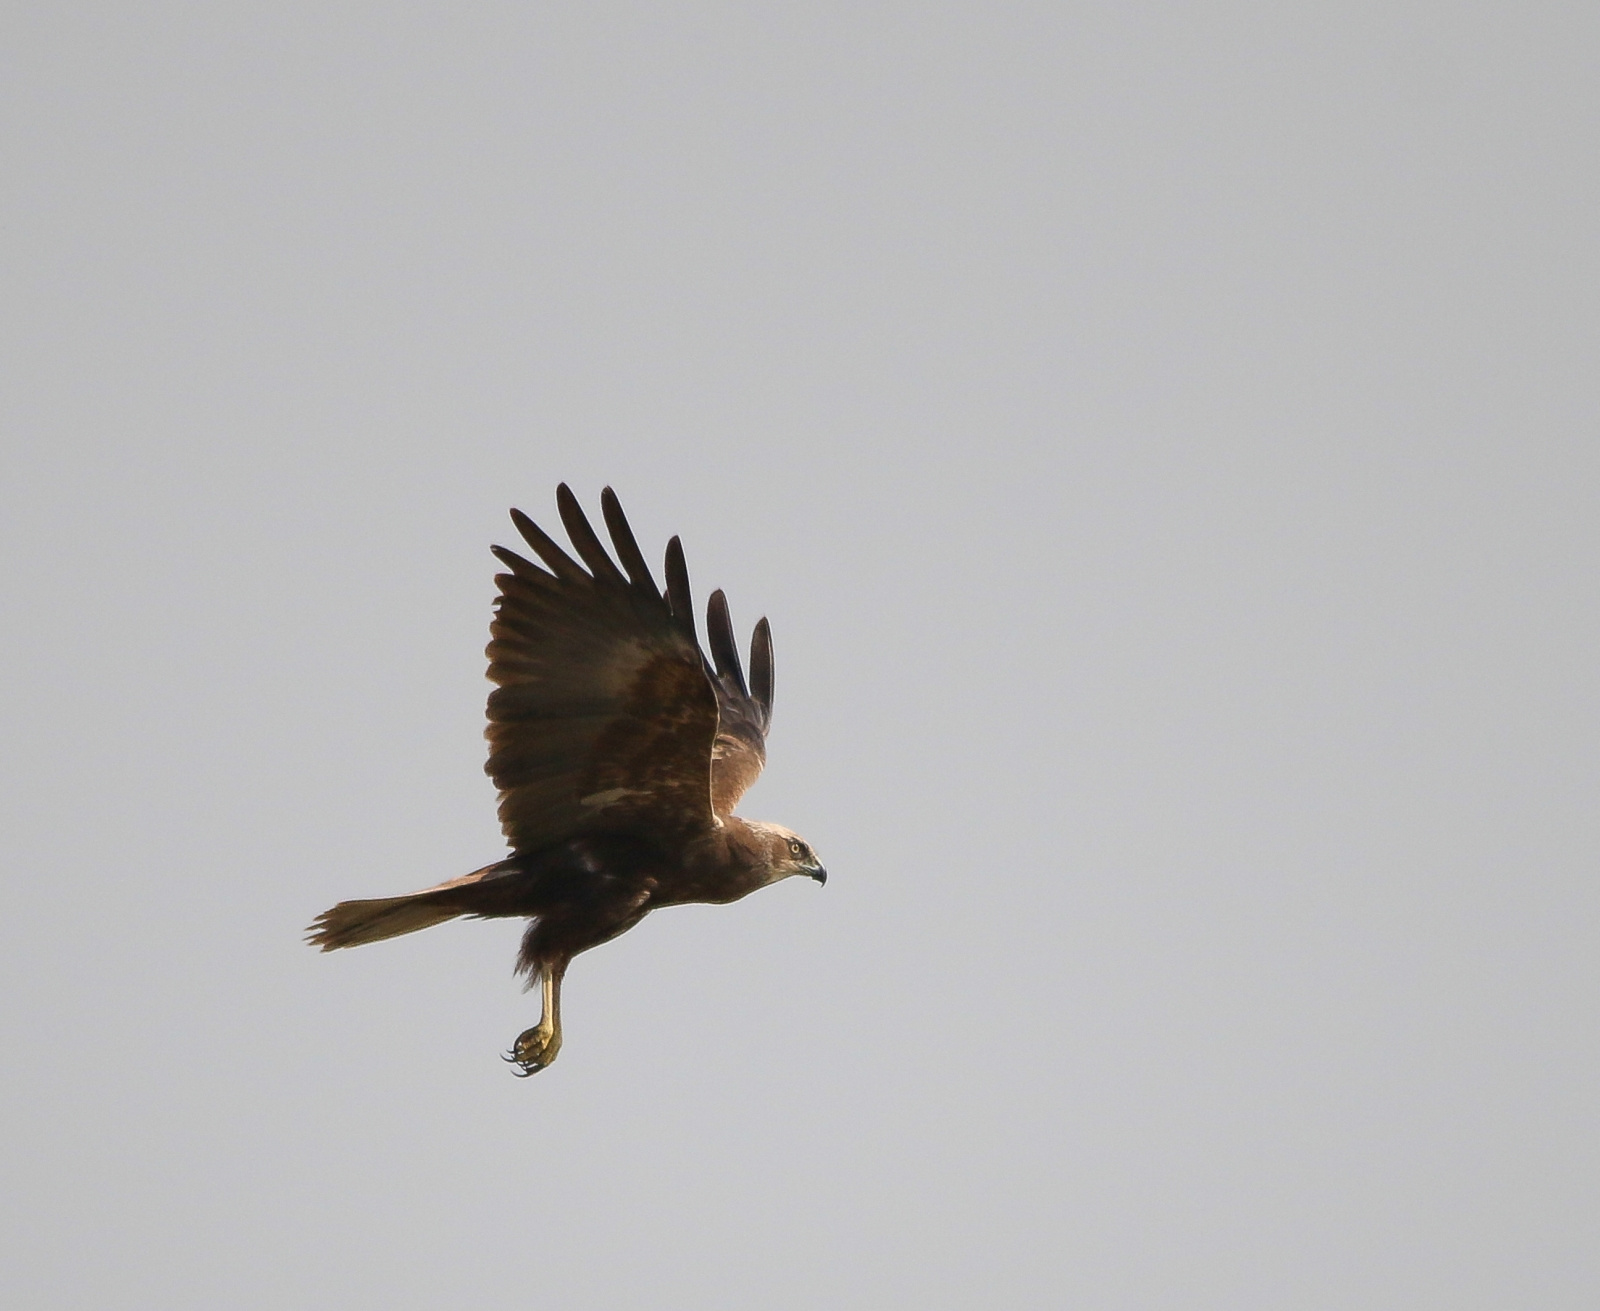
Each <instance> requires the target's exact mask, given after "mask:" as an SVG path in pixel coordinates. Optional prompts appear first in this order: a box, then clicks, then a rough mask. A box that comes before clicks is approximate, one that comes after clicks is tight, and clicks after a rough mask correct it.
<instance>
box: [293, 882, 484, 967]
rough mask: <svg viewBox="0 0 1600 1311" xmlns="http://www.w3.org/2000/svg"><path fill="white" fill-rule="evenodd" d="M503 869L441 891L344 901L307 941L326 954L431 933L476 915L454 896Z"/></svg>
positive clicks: (308, 934) (313, 927)
mask: <svg viewBox="0 0 1600 1311" xmlns="http://www.w3.org/2000/svg"><path fill="white" fill-rule="evenodd" d="M499 869H500V865H485V866H484V867H483V868H482V869H480V870H474V871H473V872H472V873H471V874H463V875H462V876H461V877H460V878H458V879H451V880H450V882H448V883H441V884H439V886H438V887H435V888H426V889H424V890H423V891H421V892H408V893H407V894H406V895H405V896H403V897H379V898H377V899H375V900H372V901H341V902H340V903H339V904H338V905H337V906H335V907H334V908H333V909H332V910H325V911H323V912H322V914H320V915H318V916H317V918H316V919H315V920H314V921H313V922H312V924H311V927H310V928H308V929H307V930H306V941H307V942H309V943H310V944H311V945H312V946H313V947H321V948H322V950H323V951H333V950H335V949H336V948H339V947H359V946H361V945H362V944H363V943H366V942H382V941H383V940H384V939H385V938H398V937H399V936H400V935H401V934H402V933H415V932H416V931H417V930H418V929H431V928H432V927H433V926H434V925H435V924H443V923H444V922H445V921H446V920H453V919H455V917H456V916H457V915H470V914H473V913H474V910H473V908H472V907H471V906H469V905H466V904H463V902H462V901H461V899H460V898H458V897H456V896H454V895H452V894H454V893H455V890H456V889H457V888H460V887H461V886H462V885H464V884H468V883H478V882H480V881H481V880H482V879H484V878H485V877H486V876H488V875H489V874H491V873H494V872H495V871H497V870H499Z"/></svg>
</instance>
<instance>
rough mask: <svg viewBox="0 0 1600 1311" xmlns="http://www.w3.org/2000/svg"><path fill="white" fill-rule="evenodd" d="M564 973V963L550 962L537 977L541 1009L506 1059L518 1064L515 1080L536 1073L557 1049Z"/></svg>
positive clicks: (548, 1061) (559, 1044)
mask: <svg viewBox="0 0 1600 1311" xmlns="http://www.w3.org/2000/svg"><path fill="white" fill-rule="evenodd" d="M566 972H567V962H566V961H564V960H562V961H552V962H550V963H549V964H547V965H546V966H545V967H544V971H543V975H542V978H541V980H540V982H541V984H542V985H543V1001H544V1006H543V1010H542V1011H541V1013H540V1015H539V1023H538V1024H536V1025H534V1027H533V1028H531V1029H526V1030H524V1031H523V1032H522V1034H521V1035H519V1036H518V1038H517V1041H516V1042H515V1043H513V1044H512V1047H511V1054H510V1055H509V1056H507V1057H506V1060H508V1061H510V1062H511V1064H513V1065H515V1066H517V1067H518V1069H517V1070H516V1071H515V1072H514V1073H516V1075H517V1077H518V1078H519V1079H526V1078H527V1077H528V1076H529V1075H530V1074H537V1073H538V1072H539V1071H540V1070H542V1069H544V1067H545V1066H547V1065H549V1064H550V1062H551V1061H553V1060H555V1058H556V1053H557V1052H559V1051H560V1050H561V976H562V975H563V974H565V973H566Z"/></svg>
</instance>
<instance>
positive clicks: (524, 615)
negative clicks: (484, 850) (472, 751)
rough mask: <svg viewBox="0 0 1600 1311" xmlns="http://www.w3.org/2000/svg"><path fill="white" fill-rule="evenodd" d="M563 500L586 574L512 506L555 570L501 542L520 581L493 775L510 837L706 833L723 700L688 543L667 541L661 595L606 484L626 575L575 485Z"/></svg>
mask: <svg viewBox="0 0 1600 1311" xmlns="http://www.w3.org/2000/svg"><path fill="white" fill-rule="evenodd" d="M556 503H557V505H558V507H559V508H560V511H561V520H562V523H563V524H564V525H565V526H566V529H567V533H568V535H569V536H570V537H571V538H572V544H573V547H574V548H575V549H576V551H577V553H578V555H579V556H580V557H581V559H582V561H583V564H582V565H580V564H579V563H578V561H576V560H574V559H572V557H571V556H569V555H567V553H566V552H565V551H563V550H562V549H561V548H560V547H559V546H557V545H556V544H555V543H554V542H553V541H551V540H550V538H549V537H547V536H546V535H545V534H544V532H543V531H541V530H540V529H539V527H538V526H537V525H535V524H534V523H533V522H532V521H531V520H530V519H529V518H528V517H527V516H526V515H524V514H522V513H521V512H520V511H518V510H513V511H512V512H511V517H512V520H513V522H515V524H516V525H517V528H518V530H519V531H520V532H521V533H522V536H523V537H524V538H525V539H526V541H527V543H528V545H529V546H531V547H532V548H533V550H534V553H535V554H536V555H537V556H538V557H539V559H540V560H541V561H543V563H544V565H545V568H544V569H541V568H539V567H538V566H537V565H535V564H532V563H530V562H529V561H527V560H524V559H523V558H522V557H521V556H519V555H516V554H515V553H514V552H511V551H508V550H506V549H504V548H503V547H499V546H497V547H495V548H494V553H495V555H496V556H498V557H499V558H500V560H501V561H502V562H503V563H504V564H505V565H507V566H508V567H509V568H510V570H511V572H510V573H505V574H500V575H498V576H497V577H496V579H495V581H496V582H497V583H498V584H499V586H500V596H499V598H498V600H497V601H496V609H495V617H494V621H493V622H492V624H491V625H490V628H489V633H490V642H489V648H488V653H487V654H488V656H489V677H490V679H491V680H492V681H493V682H495V683H496V684H498V686H497V687H496V689H495V690H494V691H493V692H492V693H490V695H489V727H488V729H487V730H486V736H487V737H488V739H489V762H488V764H487V765H486V766H485V768H486V770H487V772H488V773H489V775H490V777H491V778H493V779H494V781H495V785H496V786H497V787H498V788H499V789H500V823H501V827H502V828H503V829H504V830H505V835H506V839H507V841H508V842H510V844H511V846H512V848H513V849H514V850H518V851H523V850H529V849H532V848H535V847H539V846H543V845H545V844H547V843H551V842H559V841H561V840H563V839H565V838H567V837H570V836H572V835H573V834H576V833H580V832H592V831H596V830H600V829H610V828H615V827H618V826H621V825H628V826H636V825H641V824H643V825H648V826H650V827H652V828H656V829H659V830H662V831H663V835H664V836H665V835H667V834H675V835H687V834H689V833H692V832H696V831H704V830H705V829H706V828H709V827H711V826H714V825H715V824H716V823H717V820H716V814H715V811H714V810H713V808H712V802H711V776H712V764H711V761H712V751H713V746H714V744H715V743H716V741H717V734H718V729H717V724H718V691H717V688H716V687H715V686H714V685H713V682H712V677H711V674H710V670H709V669H708V667H707V664H706V660H705V657H704V656H703V655H702V654H701V652H700V646H699V643H698V642H697V641H696V640H695V631H694V616H693V612H692V611H691V609H690V604H691V602H690V595H689V574H688V570H687V569H686V568H685V566H684V561H683V548H682V547H681V546H680V545H679V542H678V539H677V538H676V537H674V538H673V539H672V541H671V542H670V543H669V544H668V546H667V561H666V573H667V592H666V595H665V596H663V595H662V594H661V592H660V591H659V590H658V589H657V587H656V584H655V581H654V579H652V578H651V576H650V570H649V568H648V566H646V564H645V562H644V557H643V556H642V555H641V554H640V552H639V546H638V543H637V542H636V541H635V540H634V536H633V532H632V530H631V529H630V528H629V527H628V521H627V519H625V518H624V517H623V514H622V506H621V505H620V504H619V503H618V501H617V498H616V495H615V494H614V493H613V492H612V490H611V489H610V488H609V487H608V488H606V489H605V491H604V492H603V493H602V494H601V498H600V504H601V508H602V510H603V511H604V514H605V522H606V527H607V528H608V529H609V530H610V534H611V541H612V543H613V545H614V547H615V549H616V554H617V560H618V561H620V563H621V566H622V567H621V568H620V569H619V568H618V567H617V563H615V562H613V560H612V558H611V556H610V555H609V554H608V553H607V551H606V549H605V547H604V546H603V545H601V542H600V539H599V537H598V536H597V535H596V534H595V531H594V529H593V528H592V527H591V526H590V524H589V521H588V519H586V518H585V517H584V513H583V510H582V509H581V508H580V507H579V505H578V501H577V498H576V497H575V496H573V494H572V492H571V491H570V490H569V489H568V488H567V487H566V485H565V484H563V485H562V486H561V487H559V488H558V489H557V491H556ZM584 565H587V566H588V568H587V569H585V568H584V567H583V566H584Z"/></svg>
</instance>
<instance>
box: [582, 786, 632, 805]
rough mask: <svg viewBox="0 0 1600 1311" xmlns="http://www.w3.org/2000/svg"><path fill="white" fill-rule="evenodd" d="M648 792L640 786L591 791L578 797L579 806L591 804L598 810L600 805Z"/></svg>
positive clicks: (613, 803)
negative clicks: (584, 795)
mask: <svg viewBox="0 0 1600 1311" xmlns="http://www.w3.org/2000/svg"><path fill="white" fill-rule="evenodd" d="M649 795H650V794H649V793H648V792H646V791H645V790H644V789H642V788H607V789H606V790H605V791H604V792H591V793H590V794H589V795H588V796H586V797H581V798H579V801H578V804H579V805H580V806H592V807H593V808H594V809H596V810H598V809H600V808H601V807H602V806H614V805H616V804H617V802H619V801H623V800H626V799H627V798H628V797H647V796H649Z"/></svg>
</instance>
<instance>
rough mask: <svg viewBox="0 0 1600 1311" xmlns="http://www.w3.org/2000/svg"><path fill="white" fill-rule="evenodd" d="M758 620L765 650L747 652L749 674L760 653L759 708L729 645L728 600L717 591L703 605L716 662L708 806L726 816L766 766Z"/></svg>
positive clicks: (767, 716)
mask: <svg viewBox="0 0 1600 1311" xmlns="http://www.w3.org/2000/svg"><path fill="white" fill-rule="evenodd" d="M766 623H767V621H766V620H765V619H763V620H762V621H761V623H760V624H758V625H757V626H756V633H757V635H758V638H760V635H761V634H763V633H765V634H766V637H765V638H764V639H762V640H764V641H765V647H764V648H763V647H760V646H759V643H758V644H755V645H752V648H751V671H752V672H753V673H757V674H759V673H760V670H761V666H760V664H759V661H758V651H759V650H762V649H764V650H765V652H766V666H765V669H766V675H767V690H768V699H767V702H766V703H765V705H763V703H761V702H759V701H757V700H756V699H754V698H753V697H751V695H750V691H749V688H748V687H747V686H746V685H745V681H744V670H743V669H742V668H741V667H740V664H739V647H738V644H737V643H736V642H735V641H734V636H733V620H732V618H731V616H730V615H729V613H728V598H727V597H726V596H725V595H724V594H723V592H722V590H721V589H720V588H719V589H718V590H717V591H715V592H713V593H712V594H711V599H710V601H709V602H708V603H707V605H706V636H707V639H708V640H709V641H710V644H711V654H712V656H713V658H714V659H715V660H716V672H715V676H714V678H713V681H714V682H715V684H716V688H717V710H718V718H717V741H716V745H715V746H714V747H713V748H712V752H711V804H712V807H713V808H714V809H715V810H716V812H717V814H718V815H731V814H732V813H733V808H734V807H735V806H736V805H738V803H739V798H740V797H741V796H743V795H744V793H745V792H746V791H747V790H748V789H749V787H750V785H751V784H752V783H754V782H755V781H756V779H757V778H758V777H760V775H761V770H762V768H763V767H764V766H765V765H766V763H767V726H768V724H770V722H771V719H772V715H771V710H770V707H771V674H772V638H771V633H770V631H769V630H768V629H767V627H766Z"/></svg>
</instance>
